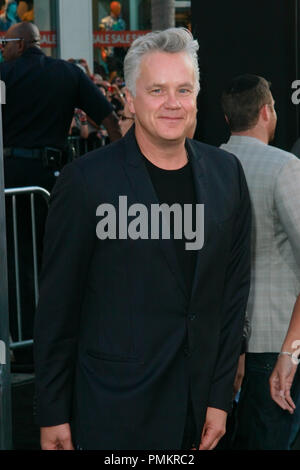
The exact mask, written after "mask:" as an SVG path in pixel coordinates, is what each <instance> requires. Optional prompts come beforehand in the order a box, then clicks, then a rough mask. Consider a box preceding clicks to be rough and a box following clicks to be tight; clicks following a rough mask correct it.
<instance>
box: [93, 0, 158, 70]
mask: <svg viewBox="0 0 300 470" xmlns="http://www.w3.org/2000/svg"><path fill="white" fill-rule="evenodd" d="M93 30H94V60H95V72H98V73H100V75H102V76H104V77H110V78H112V76H113V75H114V74H118V75H121V76H122V75H123V60H124V57H125V54H126V52H127V50H128V47H129V46H130V44H131V43H132V41H133V40H134V39H135V38H136V37H137V36H139V35H141V34H145V32H146V31H150V30H151V0H123V1H120V2H111V1H110V0H93Z"/></svg>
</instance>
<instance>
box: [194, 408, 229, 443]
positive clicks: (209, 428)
mask: <svg viewBox="0 0 300 470" xmlns="http://www.w3.org/2000/svg"><path fill="white" fill-rule="evenodd" d="M226 419H227V413H226V411H223V410H219V409H217V408H210V407H208V408H207V412H206V420H205V423H204V427H203V431H202V437H201V442H200V447H199V450H212V449H214V448H215V447H216V445H217V444H218V442H219V440H220V439H221V437H223V436H224V434H225V432H226Z"/></svg>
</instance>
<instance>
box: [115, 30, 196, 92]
mask: <svg viewBox="0 0 300 470" xmlns="http://www.w3.org/2000/svg"><path fill="white" fill-rule="evenodd" d="M198 49H199V44H198V41H197V40H195V39H194V38H193V36H192V34H191V33H190V31H189V30H188V29H186V28H169V29H165V30H163V31H153V32H151V33H148V34H146V35H145V36H140V37H139V38H137V39H135V41H133V43H132V44H131V47H130V48H129V50H128V52H127V54H126V57H125V60H124V78H125V83H126V86H127V89H128V90H129V91H130V93H131V94H132V96H135V95H136V80H137V78H138V76H139V73H140V64H141V61H142V59H143V57H144V55H146V54H148V53H150V52H155V51H159V52H170V53H175V52H186V53H187V54H188V55H189V56H190V58H191V60H192V63H193V66H194V70H195V77H196V84H197V85H196V88H197V89H196V91H197V93H198V92H199V90H200V84H199V80H200V72H199V64H198V55H197V51H198Z"/></svg>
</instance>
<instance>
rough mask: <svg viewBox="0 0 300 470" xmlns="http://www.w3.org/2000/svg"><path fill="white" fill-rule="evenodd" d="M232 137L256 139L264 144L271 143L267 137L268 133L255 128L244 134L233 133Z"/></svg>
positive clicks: (243, 132)
mask: <svg viewBox="0 0 300 470" xmlns="http://www.w3.org/2000/svg"><path fill="white" fill-rule="evenodd" d="M231 135H239V136H245V137H254V138H255V139H258V140H260V141H261V142H263V143H264V144H268V143H269V136H268V135H267V132H266V131H265V130H264V129H259V128H253V129H248V130H246V131H242V132H231Z"/></svg>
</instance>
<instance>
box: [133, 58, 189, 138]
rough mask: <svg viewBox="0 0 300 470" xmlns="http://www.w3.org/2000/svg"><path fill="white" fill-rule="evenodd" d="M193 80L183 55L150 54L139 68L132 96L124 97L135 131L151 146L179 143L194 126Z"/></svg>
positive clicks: (187, 61) (187, 60)
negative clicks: (126, 98) (126, 100)
mask: <svg viewBox="0 0 300 470" xmlns="http://www.w3.org/2000/svg"><path fill="white" fill-rule="evenodd" d="M196 98H197V91H196V77H195V72H194V68H193V65H192V61H191V59H190V57H189V56H188V55H187V54H186V53H184V52H180V53H167V52H151V53H149V54H147V55H146V56H145V57H144V58H143V59H142V62H141V64H140V74H139V76H138V79H137V81H136V96H135V97H133V96H132V95H131V94H130V93H128V103H129V109H130V111H131V113H134V114H135V117H136V131H137V132H138V133H139V135H140V136H141V135H143V136H144V137H146V138H147V139H148V140H151V141H152V143H154V144H158V145H162V144H166V143H171V142H182V141H184V139H185V137H186V136H187V135H189V134H190V131H191V128H193V126H194V125H195V120H196V112H197V102H196Z"/></svg>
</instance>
